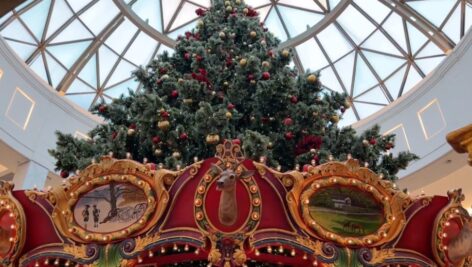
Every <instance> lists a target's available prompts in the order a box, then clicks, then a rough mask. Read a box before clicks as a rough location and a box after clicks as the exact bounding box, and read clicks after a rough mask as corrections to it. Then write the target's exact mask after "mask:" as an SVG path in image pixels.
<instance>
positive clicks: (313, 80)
mask: <svg viewBox="0 0 472 267" xmlns="http://www.w3.org/2000/svg"><path fill="white" fill-rule="evenodd" d="M306 80H307V81H308V83H311V84H314V83H315V82H316V80H318V78H317V77H316V75H315V74H310V75H309V76H308V78H306Z"/></svg>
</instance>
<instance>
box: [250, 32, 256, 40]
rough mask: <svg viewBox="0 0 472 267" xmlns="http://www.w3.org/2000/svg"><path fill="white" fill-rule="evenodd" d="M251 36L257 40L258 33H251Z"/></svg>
mask: <svg viewBox="0 0 472 267" xmlns="http://www.w3.org/2000/svg"><path fill="white" fill-rule="evenodd" d="M249 36H251V38H256V37H257V32H255V31H251V33H249Z"/></svg>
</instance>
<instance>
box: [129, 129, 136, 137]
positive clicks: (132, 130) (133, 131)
mask: <svg viewBox="0 0 472 267" xmlns="http://www.w3.org/2000/svg"><path fill="white" fill-rule="evenodd" d="M135 132H136V130H135V129H128V135H130V136H131V135H134V133H135Z"/></svg>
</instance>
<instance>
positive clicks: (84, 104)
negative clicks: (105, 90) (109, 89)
mask: <svg viewBox="0 0 472 267" xmlns="http://www.w3.org/2000/svg"><path fill="white" fill-rule="evenodd" d="M95 95H96V94H95V93H91V94H76V95H69V94H66V98H68V99H69V100H70V101H72V102H74V103H75V104H77V105H78V106H80V107H81V108H83V109H85V110H89V109H90V106H91V105H92V101H93V100H94V99H95Z"/></svg>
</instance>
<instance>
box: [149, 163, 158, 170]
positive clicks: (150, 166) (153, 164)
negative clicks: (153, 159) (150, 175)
mask: <svg viewBox="0 0 472 267" xmlns="http://www.w3.org/2000/svg"><path fill="white" fill-rule="evenodd" d="M147 166H148V168H149V169H150V170H151V171H155V170H156V169H157V168H156V163H148V164H147Z"/></svg>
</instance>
